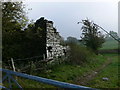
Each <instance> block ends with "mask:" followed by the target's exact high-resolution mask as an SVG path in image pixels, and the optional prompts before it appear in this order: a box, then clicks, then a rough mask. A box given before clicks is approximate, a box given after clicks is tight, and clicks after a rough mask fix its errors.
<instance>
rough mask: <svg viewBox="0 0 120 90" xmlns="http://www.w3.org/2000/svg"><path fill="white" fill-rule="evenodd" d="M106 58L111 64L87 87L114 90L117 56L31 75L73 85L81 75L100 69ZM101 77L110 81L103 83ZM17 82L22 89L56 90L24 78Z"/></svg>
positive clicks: (66, 65) (104, 56)
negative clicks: (42, 89) (111, 61)
mask: <svg viewBox="0 0 120 90" xmlns="http://www.w3.org/2000/svg"><path fill="white" fill-rule="evenodd" d="M108 57H109V58H111V59H112V60H113V63H112V64H110V65H109V66H108V67H106V68H105V69H103V70H102V71H101V72H100V74H99V75H98V76H97V77H96V78H95V79H93V80H92V81H90V85H88V86H89V87H94V88H112V87H113V88H115V87H118V78H117V76H118V72H117V69H118V67H117V64H118V61H117V60H118V59H117V54H105V55H99V56H97V57H94V60H92V61H89V62H88V63H87V64H84V65H82V66H81V65H70V64H61V65H57V66H55V67H53V68H52V69H50V70H46V72H44V73H39V72H34V73H33V75H36V76H40V77H44V78H48V79H53V80H58V81H63V82H68V83H73V84H75V83H76V82H75V79H76V78H77V77H81V76H82V75H84V74H87V73H89V72H92V71H93V70H95V69H96V68H98V67H100V66H101V65H103V63H104V62H105V61H106V60H107V58H108ZM102 77H108V78H109V79H110V80H109V81H103V80H102ZM18 82H19V84H20V85H21V86H22V87H23V88H56V87H54V86H51V85H47V84H42V83H39V82H36V81H33V80H28V79H24V78H18ZM14 87H16V86H14Z"/></svg>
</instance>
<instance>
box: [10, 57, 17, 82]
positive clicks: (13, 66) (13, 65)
mask: <svg viewBox="0 0 120 90" xmlns="http://www.w3.org/2000/svg"><path fill="white" fill-rule="evenodd" d="M11 62H12V68H13V71H14V72H16V70H15V64H14V61H13V58H11ZM15 79H16V80H17V77H15Z"/></svg>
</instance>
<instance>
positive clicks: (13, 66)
mask: <svg viewBox="0 0 120 90" xmlns="http://www.w3.org/2000/svg"><path fill="white" fill-rule="evenodd" d="M11 62H12V68H13V71H14V72H15V65H14V61H13V58H11Z"/></svg>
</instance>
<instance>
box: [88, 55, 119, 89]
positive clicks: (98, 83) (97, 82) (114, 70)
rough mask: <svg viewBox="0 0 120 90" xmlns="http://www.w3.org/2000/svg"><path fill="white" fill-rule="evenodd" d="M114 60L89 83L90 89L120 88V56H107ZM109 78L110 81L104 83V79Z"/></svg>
mask: <svg viewBox="0 0 120 90" xmlns="http://www.w3.org/2000/svg"><path fill="white" fill-rule="evenodd" d="M105 57H109V58H111V59H112V63H111V64H109V65H108V66H107V67H106V68H105V69H103V70H102V71H101V72H100V73H99V74H98V76H97V77H96V78H94V79H93V80H92V81H90V82H89V84H90V85H89V86H90V87H94V88H118V87H119V86H118V83H119V81H118V55H115V54H112V55H105ZM103 77H107V78H109V80H108V81H103V80H102V78H103Z"/></svg>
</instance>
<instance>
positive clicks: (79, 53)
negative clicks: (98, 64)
mask: <svg viewBox="0 0 120 90" xmlns="http://www.w3.org/2000/svg"><path fill="white" fill-rule="evenodd" d="M69 46H70V51H69V62H70V63H72V64H83V63H85V62H88V61H89V60H91V59H92V56H93V55H94V53H93V52H92V51H91V50H89V49H87V48H86V47H83V46H80V45H78V44H69Z"/></svg>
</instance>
